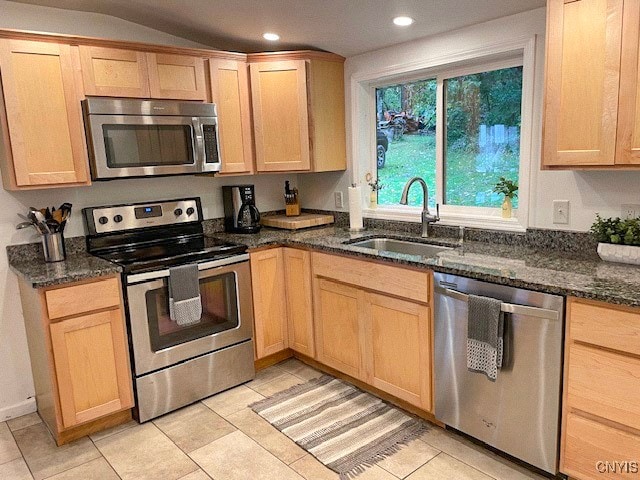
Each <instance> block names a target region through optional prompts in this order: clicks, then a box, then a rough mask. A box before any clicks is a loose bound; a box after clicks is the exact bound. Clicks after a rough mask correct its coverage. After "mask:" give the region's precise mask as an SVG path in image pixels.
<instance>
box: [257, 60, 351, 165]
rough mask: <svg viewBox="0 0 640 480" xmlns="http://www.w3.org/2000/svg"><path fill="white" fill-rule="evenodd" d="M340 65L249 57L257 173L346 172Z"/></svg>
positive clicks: (342, 76) (326, 61)
mask: <svg viewBox="0 0 640 480" xmlns="http://www.w3.org/2000/svg"><path fill="white" fill-rule="evenodd" d="M342 61H343V59H341V57H337V58H334V57H333V56H331V57H330V58H329V57H327V59H323V58H315V57H314V58H311V57H309V58H306V59H305V58H304V56H296V57H295V58H291V56H286V54H285V55H279V54H271V55H269V54H257V55H249V63H250V71H251V98H252V101H253V122H254V133H255V145H256V167H257V170H258V171H260V172H282V171H313V172H324V171H333V170H344V169H346V139H345V124H344V118H345V113H344V71H343V63H342Z"/></svg>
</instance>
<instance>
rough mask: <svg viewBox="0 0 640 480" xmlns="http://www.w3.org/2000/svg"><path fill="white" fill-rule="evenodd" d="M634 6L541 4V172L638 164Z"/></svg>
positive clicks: (599, 1) (638, 25) (627, 1)
mask: <svg viewBox="0 0 640 480" xmlns="http://www.w3.org/2000/svg"><path fill="white" fill-rule="evenodd" d="M639 3H640V2H638V0H576V1H571V2H568V1H565V0H550V1H549V2H547V53H546V55H547V64H546V86H545V118H544V135H543V143H544V144H543V167H545V168H625V167H626V168H631V167H633V166H634V164H635V165H640V119H639V118H640V117H638V114H639V113H640V96H638V89H639V88H640V82H639V80H640V77H639V70H638V62H639V59H640V56H639V49H638V44H639V41H640V33H639V32H640V5H639Z"/></svg>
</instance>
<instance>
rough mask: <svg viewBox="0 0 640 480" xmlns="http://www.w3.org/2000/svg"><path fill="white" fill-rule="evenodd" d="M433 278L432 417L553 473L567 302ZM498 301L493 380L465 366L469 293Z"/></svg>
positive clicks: (456, 279) (451, 278) (440, 276)
mask: <svg viewBox="0 0 640 480" xmlns="http://www.w3.org/2000/svg"><path fill="white" fill-rule="evenodd" d="M434 277H435V368H434V370H435V416H436V418H437V419H438V420H440V421H441V422H443V423H445V424H447V425H450V426H451V427H453V428H455V429H457V430H460V431H461V432H464V433H466V434H468V435H470V436H472V437H475V438H477V439H479V440H481V441H483V442H484V443H486V444H488V445H491V446H493V447H495V448H497V449H498V450H502V451H503V452H506V453H508V454H510V455H513V456H514V457H516V458H519V459H521V460H523V461H525V462H527V463H529V464H531V465H534V466H536V467H538V468H540V469H542V470H544V471H546V472H549V473H553V474H555V473H557V471H558V442H559V421H560V392H561V381H562V332H563V317H564V299H563V297H559V296H556V295H547V294H544V293H539V292H533V291H529V290H521V289H517V288H512V287H506V286H502V285H494V284H490V283H486V282H480V281H477V280H471V279H468V278H464V277H458V276H454V275H446V274H441V273H436V274H435V275H434ZM469 294H473V295H482V296H486V297H492V298H497V299H500V300H502V302H503V304H502V311H503V312H506V314H505V330H504V361H503V367H502V369H501V370H499V371H498V378H497V380H496V381H495V382H493V381H491V380H489V379H488V378H487V377H486V376H485V375H484V374H481V373H473V372H470V371H469V370H467V346H466V341H467V305H468V303H467V302H468V295H469Z"/></svg>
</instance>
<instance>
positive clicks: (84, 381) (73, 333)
mask: <svg viewBox="0 0 640 480" xmlns="http://www.w3.org/2000/svg"><path fill="white" fill-rule="evenodd" d="M50 331H51V343H52V347H53V358H54V360H55V370H56V377H57V380H58V392H59V395H60V407H61V410H62V423H63V425H64V427H65V428H68V427H73V426H75V425H78V424H81V423H84V422H88V421H90V420H95V419H97V418H99V417H102V416H104V415H108V414H110V413H114V412H117V411H119V410H123V409H125V408H131V407H132V406H133V393H132V389H131V371H130V369H129V354H128V350H127V338H126V335H125V332H124V318H123V316H122V311H121V310H120V309H115V310H108V311H103V312H99V313H93V314H89V315H83V316H81V317H76V318H71V319H68V320H63V321H61V322H58V323H53V324H51V326H50Z"/></svg>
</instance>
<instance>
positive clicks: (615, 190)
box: [300, 8, 640, 231]
mask: <svg viewBox="0 0 640 480" xmlns="http://www.w3.org/2000/svg"><path fill="white" fill-rule="evenodd" d="M545 20H546V16H545V9H544V8H541V9H536V10H532V11H530V12H525V13H521V14H518V15H513V16H510V17H505V18H502V19H498V20H493V21H490V22H486V23H482V24H478V25H474V26H471V27H467V28H464V29H461V30H457V31H455V32H449V33H445V34H441V35H436V36H433V37H428V38H423V39H420V40H415V41H411V42H407V43H403V44H400V45H394V46H392V47H388V48H385V49H381V50H377V51H374V52H369V53H365V54H362V55H358V56H355V57H350V58H348V59H347V61H346V63H345V81H346V85H347V98H346V101H347V138H354V136H361V137H362V136H364V137H365V140H364V141H366V135H362V132H352V131H351V122H350V105H351V102H352V101H353V100H352V99H351V98H350V91H349V90H350V88H349V86H350V81H351V77H352V76H361V75H364V74H366V73H367V72H375V71H379V70H383V69H385V68H388V67H393V66H394V65H401V64H412V63H415V62H424V61H428V60H430V59H437V58H442V57H445V56H447V55H456V54H462V53H464V52H465V51H468V50H472V49H475V48H477V47H479V46H483V45H484V46H489V45H492V44H497V43H500V42H504V41H507V40H510V39H516V38H519V37H522V36H532V35H537V36H538V39H537V42H536V66H535V85H534V92H535V98H534V108H533V125H534V132H533V148H532V165H531V174H530V192H529V201H530V207H529V211H530V213H529V226H531V227H540V228H554V229H565V230H578V231H586V230H588V229H589V227H590V225H591V223H592V222H593V220H594V217H595V214H596V213H600V214H601V215H604V216H619V215H620V206H621V204H625V203H634V204H640V189H638V185H639V182H640V172H606V171H600V172H598V171H588V172H579V171H569V172H549V171H544V172H543V171H540V168H539V165H540V145H541V130H542V102H543V83H544V32H545ZM348 155H349V162H350V164H351V162H352V161H353V158H352V156H353V155H352V154H351V152H349V151H348ZM351 175H352V173H351V169H350V170H349V171H347V172H346V173H338V174H328V175H325V176H321V175H301V176H300V190H301V191H303V192H305V197H304V198H305V201H304V206H305V207H308V208H320V209H333V208H334V199H333V192H334V191H336V190H340V191H342V192H344V195H345V205H346V194H347V187H348V186H349V184H350V183H351ZM553 200H569V202H570V214H569V224H568V225H554V224H553V221H552V218H553V215H552V213H553V212H552V204H553ZM344 210H345V211H346V209H344Z"/></svg>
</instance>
